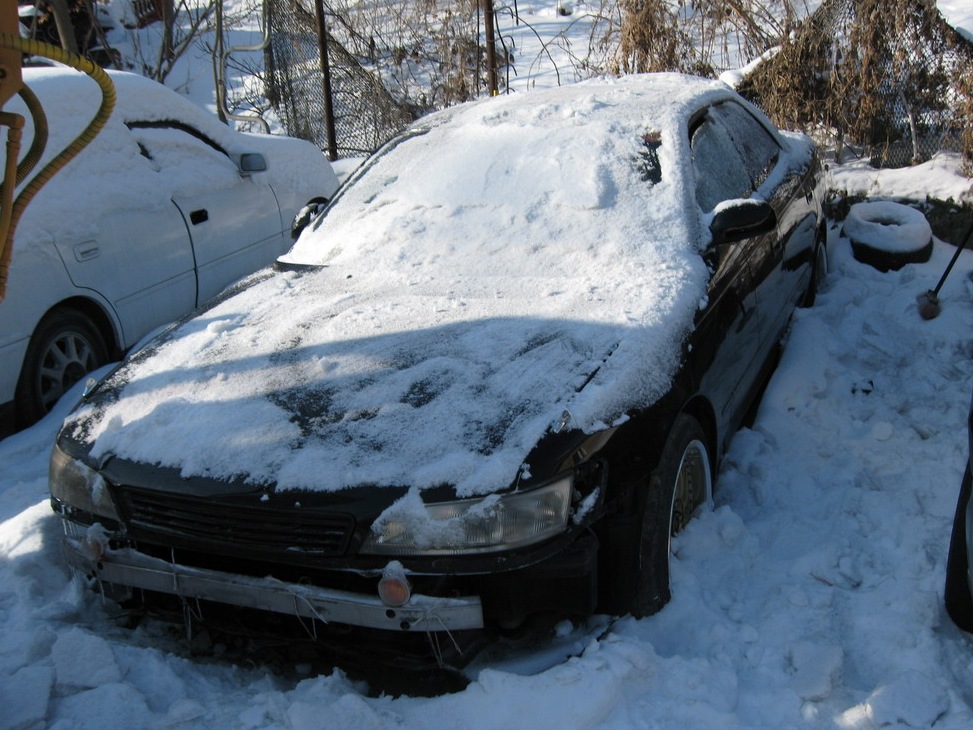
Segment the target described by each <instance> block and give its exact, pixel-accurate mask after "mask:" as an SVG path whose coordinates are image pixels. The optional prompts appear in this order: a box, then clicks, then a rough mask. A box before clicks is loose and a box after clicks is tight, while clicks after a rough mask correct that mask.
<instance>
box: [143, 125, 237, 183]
mask: <svg viewBox="0 0 973 730" xmlns="http://www.w3.org/2000/svg"><path fill="white" fill-rule="evenodd" d="M130 128H131V132H132V134H133V135H134V137H135V139H136V141H137V143H138V146H139V151H140V152H141V153H142V156H143V157H146V158H147V159H148V160H149V161H150V162H151V163H153V166H154V167H156V168H157V169H168V170H171V171H178V172H179V173H180V175H194V174H195V172H194V171H205V176H206V177H207V178H212V177H213V176H217V177H221V178H225V179H226V181H227V182H233V181H235V180H236V179H238V178H239V171H238V170H237V166H236V164H235V163H234V162H233V161H232V160H231V159H230V158H229V157H228V156H227V155H226V153H225V152H223V151H222V150H219V149H217V148H215V147H214V146H213V145H211V144H209V143H208V142H206V141H204V140H203V139H201V138H200V137H198V136H196V135H194V134H192V133H190V132H189V131H187V130H185V129H181V128H179V127H175V126H162V125H153V126H132V127H130Z"/></svg>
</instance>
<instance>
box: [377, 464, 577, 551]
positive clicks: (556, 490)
mask: <svg viewBox="0 0 973 730" xmlns="http://www.w3.org/2000/svg"><path fill="white" fill-rule="evenodd" d="M571 490H572V479H571V477H565V478H564V479H561V480H560V481H557V482H554V483H552V484H548V485H546V486H543V487H539V488H538V489H532V490H530V491H527V492H517V493H514V494H507V495H502V496H501V495H491V496H489V497H483V498H480V499H461V500H457V501H455V502H436V503H433V504H424V503H423V502H422V500H421V498H420V497H419V496H418V492H410V494H409V495H407V496H406V497H404V498H403V499H401V500H399V501H398V502H396V503H395V504H394V505H392V506H391V507H390V508H389V509H387V510H386V511H385V512H384V513H383V514H382V515H381V516H380V517H379V518H378V519H377V520H375V522H374V524H373V525H372V531H371V534H369V536H368V538H367V539H366V540H365V543H364V544H363V545H362V548H361V552H362V553H366V554H374V555H463V554H467V553H490V552H497V551H500V550H510V549H512V548H517V547H523V546H524V545H531V544H533V543H535V542H540V541H541V540H546V539H547V538H549V537H552V536H553V535H557V534H558V533H560V532H563V531H564V529H565V527H566V525H567V521H568V514H569V512H570V509H571Z"/></svg>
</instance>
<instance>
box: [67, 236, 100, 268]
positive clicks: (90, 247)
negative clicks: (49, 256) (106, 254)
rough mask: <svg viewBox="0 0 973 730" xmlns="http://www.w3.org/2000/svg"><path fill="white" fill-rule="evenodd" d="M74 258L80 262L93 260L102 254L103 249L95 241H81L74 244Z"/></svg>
mask: <svg viewBox="0 0 973 730" xmlns="http://www.w3.org/2000/svg"><path fill="white" fill-rule="evenodd" d="M73 251H74V258H75V260H77V261H78V262H79V263H80V262H84V261H91V259H96V258H98V257H99V256H100V255H101V249H100V248H98V244H97V243H95V242H94V241H85V242H84V243H79V244H77V245H75V246H74V248H73Z"/></svg>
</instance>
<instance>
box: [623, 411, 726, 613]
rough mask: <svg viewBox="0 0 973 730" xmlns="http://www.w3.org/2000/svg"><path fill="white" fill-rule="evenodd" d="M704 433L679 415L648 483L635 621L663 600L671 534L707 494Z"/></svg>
mask: <svg viewBox="0 0 973 730" xmlns="http://www.w3.org/2000/svg"><path fill="white" fill-rule="evenodd" d="M707 444H708V439H707V437H706V432H705V431H704V430H703V428H702V426H700V424H699V421H697V420H696V419H695V418H693V417H692V416H689V415H687V414H680V415H679V416H678V417H677V418H676V420H675V422H674V423H673V426H672V430H671V431H670V432H669V436H668V438H667V439H666V444H665V446H664V447H663V449H662V456H661V457H660V458H659V464H658V466H657V467H656V468H655V470H654V471H653V472H652V476H651V477H650V480H649V491H648V494H647V495H646V504H645V509H644V511H643V514H642V533H641V539H640V545H639V573H638V577H637V585H636V591H635V607H634V611H633V613H634V614H635V615H636V617H642V616H649V615H651V614H653V613H656V612H657V611H659V610H660V609H661V608H662V607H663V606H664V605H665V604H666V603H668V602H669V598H670V596H671V591H670V588H669V567H670V565H669V563H670V559H671V556H672V553H671V550H672V546H671V539H672V536H673V535H675V534H677V533H678V532H679V531H680V530H682V529H683V528H684V527H685V526H686V524H687V523H688V522H689V520H690V519H691V518H692V516H693V513H694V512H695V511H696V508H697V507H699V506H700V505H702V504H704V503H706V502H708V501H709V500H710V499H711V498H712V494H713V477H712V461H711V460H710V450H709V447H708V445H707Z"/></svg>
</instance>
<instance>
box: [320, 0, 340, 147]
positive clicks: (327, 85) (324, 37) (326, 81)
mask: <svg viewBox="0 0 973 730" xmlns="http://www.w3.org/2000/svg"><path fill="white" fill-rule="evenodd" d="M314 15H315V17H316V19H317V21H318V55H319V56H320V58H321V87H322V89H323V90H324V124H325V128H326V131H327V135H328V159H330V160H331V161H332V162H333V161H335V160H337V159H338V137H337V134H336V133H335V128H334V106H333V104H332V103H331V63H330V62H329V61H328V28H327V26H326V25H325V22H324V0H314Z"/></svg>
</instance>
